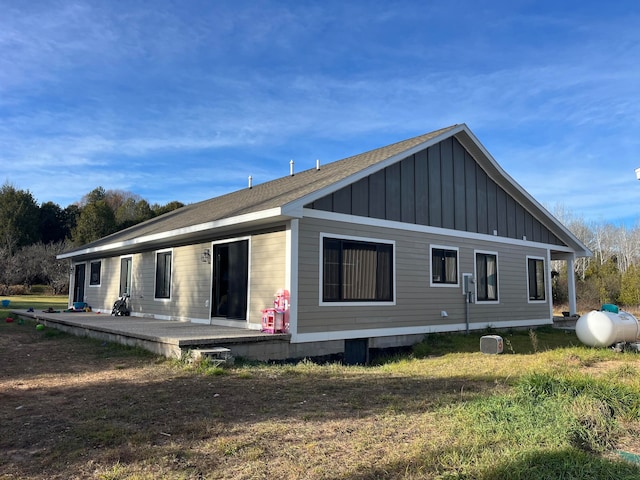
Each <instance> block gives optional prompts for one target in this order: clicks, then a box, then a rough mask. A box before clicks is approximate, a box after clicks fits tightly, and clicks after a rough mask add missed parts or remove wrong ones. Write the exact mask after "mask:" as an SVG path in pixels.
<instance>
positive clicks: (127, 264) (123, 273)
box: [120, 257, 132, 296]
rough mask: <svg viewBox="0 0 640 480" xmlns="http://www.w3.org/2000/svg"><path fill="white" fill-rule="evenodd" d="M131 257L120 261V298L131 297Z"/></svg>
mask: <svg viewBox="0 0 640 480" xmlns="http://www.w3.org/2000/svg"><path fill="white" fill-rule="evenodd" d="M131 264H132V259H131V257H123V258H121V259H120V296H123V295H124V294H125V293H126V294H127V295H131Z"/></svg>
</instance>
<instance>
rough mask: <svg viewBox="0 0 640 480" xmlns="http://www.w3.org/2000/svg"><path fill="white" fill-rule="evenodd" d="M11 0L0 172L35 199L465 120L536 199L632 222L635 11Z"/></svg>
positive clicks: (333, 152) (1, 58) (637, 112)
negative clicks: (68, 186)
mask: <svg viewBox="0 0 640 480" xmlns="http://www.w3.org/2000/svg"><path fill="white" fill-rule="evenodd" d="M6 3H7V5H6V8H4V9H3V15H2V16H0V164H1V165H3V166H9V168H8V170H9V174H8V175H9V179H10V180H12V181H14V182H16V183H18V185H19V186H24V187H25V188H30V189H32V191H35V193H36V196H37V197H38V198H39V199H40V200H41V201H46V200H49V199H56V198H58V199H59V201H60V202H61V203H69V201H70V200H71V199H72V198H74V195H75V193H74V192H73V191H68V190H67V191H66V192H63V191H59V190H56V189H52V188H51V187H50V185H51V178H52V177H54V176H55V174H56V173H57V174H58V175H59V176H60V177H61V178H63V179H64V181H70V182H71V183H72V184H73V185H77V186H78V188H82V187H84V186H86V190H90V189H91V188H93V187H94V186H95V185H97V184H105V185H103V186H105V188H131V189H132V190H134V191H137V189H138V188H139V187H141V186H144V188H145V189H147V191H149V192H153V194H154V195H157V197H156V198H160V196H161V195H162V194H163V192H171V193H174V192H175V191H176V189H175V188H173V187H172V186H175V185H177V186H179V190H180V192H179V193H180V195H183V198H187V195H189V200H190V201H193V200H196V199H197V198H194V196H195V195H197V194H198V193H200V194H202V195H205V196H211V192H221V191H224V189H225V185H226V186H229V185H234V184H235V183H236V182H237V183H238V184H239V185H244V184H245V183H246V175H247V171H249V173H252V174H253V175H254V178H256V179H264V180H266V179H268V178H270V177H269V175H271V177H275V176H279V175H278V174H276V173H275V172H276V171H277V169H276V168H274V167H273V162H274V161H276V160H277V161H283V158H284V159H287V158H288V157H289V156H291V157H296V158H299V157H298V156H299V155H314V157H316V156H317V157H319V158H322V160H323V161H330V160H335V159H338V158H341V157H343V156H347V155H350V154H354V153H358V152H359V151H363V150H365V149H367V148H372V147H375V146H379V145H381V144H383V143H385V142H387V141H388V142H391V141H396V140H400V139H402V138H406V137H409V136H411V135H415V134H419V133H423V132H425V131H428V130H431V129H435V128H439V127H442V126H445V125H450V124H453V123H459V122H466V123H468V124H469V126H470V127H471V128H472V129H473V130H474V131H475V132H476V133H477V135H478V137H479V138H480V139H481V141H483V143H485V145H486V146H487V148H488V149H489V151H491V152H492V153H493V154H494V156H495V157H496V159H497V160H498V162H499V163H501V165H502V166H503V167H504V168H505V170H507V171H508V172H509V173H510V174H512V176H513V177H514V178H516V179H517V180H518V179H524V180H523V181H522V183H523V185H524V186H525V187H526V188H527V189H528V190H529V191H531V193H532V194H533V195H534V196H535V197H536V198H537V197H538V196H540V197H542V200H543V201H545V202H546V201H549V202H552V203H553V202H557V201H558V199H559V200H560V201H562V202H565V203H567V204H569V205H571V207H572V208H575V209H577V210H580V211H584V212H585V214H587V215H596V216H597V215H601V214H602V212H603V211H605V210H606V209H607V208H609V210H612V211H615V212H616V215H618V213H617V212H624V214H621V215H620V217H621V218H622V217H623V216H632V215H633V214H634V213H633V211H632V210H633V209H632V208H631V207H630V205H631V204H632V203H633V202H634V201H637V197H636V196H635V193H633V192H631V191H625V190H628V189H627V188H625V186H626V183H624V182H625V181H624V180H622V178H623V177H624V175H626V173H625V172H626V171H627V170H630V168H631V167H630V165H631V164H632V163H633V162H635V161H636V158H635V155H636V154H635V152H637V150H638V147H639V145H638V143H639V142H640V141H639V140H638V139H637V135H636V134H635V132H636V131H637V128H638V122H639V119H640V101H639V100H640V99H639V98H638V96H639V94H638V93H637V86H636V84H637V78H638V77H640V66H638V65H637V62H635V58H638V56H640V42H639V39H640V35H639V34H638V31H637V21H638V19H639V18H640V17H638V12H637V8H635V9H634V8H631V9H628V10H629V11H628V12H627V13H626V14H625V15H622V14H619V13H618V12H617V10H616V9H615V8H612V9H608V10H607V11H606V12H600V13H598V14H597V15H595V14H594V12H592V11H589V10H588V9H587V8H586V7H585V8H574V12H573V14H572V15H564V14H560V13H562V9H563V8H564V7H563V6H562V5H557V6H549V5H547V8H545V9H536V7H535V5H533V4H530V3H529V2H520V3H518V2H514V3H509V4H506V3H502V4H500V8H499V9H497V7H496V6H478V5H476V4H475V3H473V4H469V5H467V4H465V5H464V8H462V5H461V4H458V3H454V4H451V5H449V4H437V5H429V4H420V5H416V4H415V3H414V2H398V3H397V4H394V5H393V7H391V6H390V5H386V4H385V5H370V4H369V3H367V4H365V3H359V2H355V3H353V2H346V3H345V2H328V3H326V4H317V5H308V4H301V3H298V2H295V3H294V2H285V3H282V2H271V1H268V0H265V1H260V2H256V3H253V4H251V5H244V6H243V5H236V4H234V3H231V2H216V3H210V2H194V3H190V4H184V5H182V4H181V5H179V6H177V5H174V4H172V3H169V2H163V1H160V2H157V3H156V4H154V6H153V7H152V8H150V7H149V5H147V4H143V3H138V2H135V1H133V2H130V3H128V4H127V6H126V7H119V8H114V7H113V6H112V5H110V4H108V3H107V4H96V3H90V2H83V1H74V2H65V1H60V2H54V3H51V4H47V3H31V2H26V3H25V2H20V3H18V2H6ZM498 10H500V11H499V12H498ZM547 10H548V11H547ZM498 13H499V14H498ZM310 152H313V153H310ZM612 155H615V157H614V158H612ZM178 159H180V160H178ZM229 159H233V162H234V165H242V167H243V168H228V163H229ZM178 161H179V162H180V168H179V169H176V168H175V165H174V164H175V163H176V162H178ZM202 165H204V166H202ZM151 166H152V167H151ZM214 172H215V173H214ZM596 177H597V178H598V180H599V184H600V185H606V186H607V187H606V188H607V189H609V190H612V191H610V192H609V193H608V194H607V195H602V196H599V193H598V194H596V193H591V194H588V193H584V192H583V191H581V190H580V188H578V187H576V185H577V184H579V183H581V182H587V184H588V183H589V179H593V178H596ZM23 179H28V180H24V182H25V183H24V184H21V182H22V181H23ZM107 182H109V183H110V184H109V185H107V184H106V183H107ZM224 182H227V183H226V184H225V183H224ZM111 184H113V185H111ZM114 185H120V187H116V186H114ZM189 186H191V187H192V188H189ZM172 188H173V191H172ZM613 190H615V191H613ZM185 192H189V194H187V193H185ZM83 193H86V192H84V191H83V192H81V193H80V194H78V195H75V197H76V198H79V197H80V196H81V195H82V194H83ZM137 193H140V192H137ZM65 195H66V196H65ZM162 198H167V197H162ZM168 198H171V199H174V198H176V195H169V197H168ZM203 198H204V197H203ZM65 199H66V200H65ZM178 199H180V198H178ZM625 199H626V200H625ZM630 199H633V200H632V201H629V200H630ZM151 200H153V199H151Z"/></svg>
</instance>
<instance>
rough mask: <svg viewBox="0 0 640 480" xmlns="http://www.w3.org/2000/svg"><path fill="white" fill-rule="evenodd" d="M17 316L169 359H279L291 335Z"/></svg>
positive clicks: (87, 317)
mask: <svg viewBox="0 0 640 480" xmlns="http://www.w3.org/2000/svg"><path fill="white" fill-rule="evenodd" d="M12 313H13V314H14V315H16V316H18V317H23V318H30V319H33V320H37V321H38V322H40V323H43V324H44V325H46V326H48V327H51V328H56V329H58V330H62V331H65V332H68V333H71V334H73V335H77V336H82V337H90V338H96V339H99V340H103V341H108V342H114V343H121V344H123V345H129V346H136V347H141V348H144V349H146V350H149V351H151V352H153V353H156V354H159V355H164V356H166V357H174V358H180V357H181V356H182V355H183V354H185V353H186V352H188V351H189V350H197V349H208V348H213V347H226V348H229V349H231V352H232V355H234V356H242V357H245V358H250V359H256V360H270V359H277V358H278V357H280V356H281V355H279V354H278V352H279V351H282V352H283V354H284V351H286V348H283V347H286V346H288V344H289V339H290V337H291V336H290V335H289V334H280V333H278V334H271V333H264V332H261V331H259V330H249V329H246V328H234V327H220V326H215V325H203V324H197V323H190V322H177V321H170V320H158V319H153V318H143V317H115V316H111V315H105V314H100V313H95V312H78V313H70V312H60V313H55V312H54V313H49V312H42V311H35V312H28V311H27V310H12Z"/></svg>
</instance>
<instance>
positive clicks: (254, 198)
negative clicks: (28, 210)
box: [60, 124, 590, 258]
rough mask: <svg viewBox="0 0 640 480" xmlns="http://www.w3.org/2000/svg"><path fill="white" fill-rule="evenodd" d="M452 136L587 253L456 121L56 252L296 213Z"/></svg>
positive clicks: (111, 248)
mask: <svg viewBox="0 0 640 480" xmlns="http://www.w3.org/2000/svg"><path fill="white" fill-rule="evenodd" d="M454 136H455V138H456V139H457V140H458V142H459V143H460V144H461V145H462V146H463V147H464V149H465V150H466V151H467V152H468V153H469V154H470V155H471V156H472V157H473V158H474V159H475V161H476V162H478V164H479V165H480V166H481V167H482V169H483V170H484V171H485V172H486V174H487V176H488V177H490V178H492V179H494V181H496V183H497V184H500V185H502V184H504V185H505V186H504V187H503V188H504V190H505V191H506V192H509V193H510V195H511V196H512V197H514V198H516V199H517V200H518V202H519V203H523V204H524V205H525V209H527V210H528V211H531V212H532V215H533V216H534V217H536V218H538V219H539V221H541V220H540V218H542V219H543V220H544V222H543V223H544V224H545V225H552V227H553V230H554V234H556V231H557V232H559V237H561V238H563V241H564V242H566V243H567V244H569V245H570V246H571V248H574V249H575V250H576V251H577V252H579V253H580V254H587V255H588V254H590V252H589V251H588V250H587V249H586V247H584V245H582V244H581V243H580V241H579V240H577V238H575V237H574V236H573V235H572V234H571V233H570V232H569V231H568V230H566V228H564V227H563V226H562V225H561V224H560V223H559V222H558V221H557V220H555V219H554V218H553V217H552V216H551V215H550V214H549V213H548V212H546V210H544V209H543V208H542V207H541V206H540V205H539V204H538V203H537V202H536V201H535V200H533V198H532V197H531V196H530V195H528V194H527V193H526V192H525V191H524V189H522V188H521V187H520V186H519V185H518V184H517V183H516V182H515V181H513V179H511V178H510V177H509V176H508V175H506V173H505V172H504V171H503V170H502V169H501V168H500V166H499V165H498V164H497V163H496V162H495V160H493V158H492V157H491V156H490V155H489V154H488V152H487V151H486V150H485V149H484V147H483V146H482V145H481V144H480V143H479V142H478V140H477V139H476V138H475V136H473V134H472V133H471V132H470V130H469V129H468V127H467V126H466V125H464V124H462V125H453V126H450V127H447V128H443V129H440V130H436V131H433V132H430V133H427V134H424V135H419V136H417V137H413V138H410V139H407V140H403V141H401V142H397V143H394V144H391V145H387V146H385V147H381V148H377V149H374V150H371V151H368V152H365V153H361V154H359V155H354V156H351V157H348V158H345V159H342V160H338V161H335V162H332V163H328V164H325V165H323V166H322V167H321V168H319V169H316V168H312V169H309V170H305V171H302V172H300V173H296V174H295V175H289V176H286V177H281V178H278V179H275V180H272V181H269V182H265V183H262V184H258V185H255V186H253V187H252V188H245V189H242V190H238V191H235V192H232V193H229V194H226V195H222V196H219V197H215V198H212V199H209V200H205V201H202V202H198V203H194V204H190V205H186V206H184V207H182V208H179V209H177V210H174V211H172V212H169V213H167V214H165V215H162V216H160V217H157V218H154V219H151V220H148V221H146V222H143V223H140V224H138V225H134V226H133V227H130V228H128V229H125V230H122V231H119V232H116V233H114V234H112V235H109V236H107V237H104V238H102V239H99V240H97V241H95V242H92V243H90V244H87V245H84V246H83V247H81V248H80V249H77V250H74V251H71V252H68V253H66V254H63V255H61V256H60V258H73V257H78V256H87V255H95V254H98V253H99V252H112V253H115V252H118V251H126V250H129V251H131V250H134V249H143V248H145V246H146V248H151V247H152V246H153V245H158V244H160V243H162V242H165V243H169V242H171V241H177V240H178V239H180V238H183V239H184V238H189V239H194V238H197V236H198V235H200V236H201V237H202V238H204V236H205V235H206V234H210V233H211V232H212V231H220V230H221V229H223V228H230V227H232V226H234V225H235V226H238V225H241V224H243V223H248V224H253V225H257V224H259V222H260V221H264V219H267V218H271V219H276V218H295V217H302V215H303V208H304V206H305V205H309V204H312V203H313V202H316V201H319V200H320V199H322V198H323V197H326V196H327V195H331V194H333V193H334V192H338V191H340V190H341V189H343V188H345V187H347V186H349V185H356V184H357V183H358V182H359V181H361V180H362V179H363V178H366V177H369V176H370V175H373V174H375V173H376V172H379V171H382V170H383V169H385V168H387V167H391V166H393V165H395V164H398V165H400V162H401V161H402V160H403V159H405V158H407V157H410V156H413V155H416V154H418V153H419V152H420V151H425V150H426V149H428V148H429V147H431V146H434V145H436V144H438V143H439V142H442V141H443V140H445V139H448V138H452V137H454ZM392 168H393V167H392ZM400 168H401V167H400ZM548 228H549V227H548ZM551 229H552V228H550V230H551Z"/></svg>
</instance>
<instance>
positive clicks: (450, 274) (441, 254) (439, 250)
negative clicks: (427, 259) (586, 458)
mask: <svg viewBox="0 0 640 480" xmlns="http://www.w3.org/2000/svg"><path fill="white" fill-rule="evenodd" d="M431 285H436V286H438V285H451V286H454V285H458V249H457V248H451V247H440V246H436V245H432V246H431Z"/></svg>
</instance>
